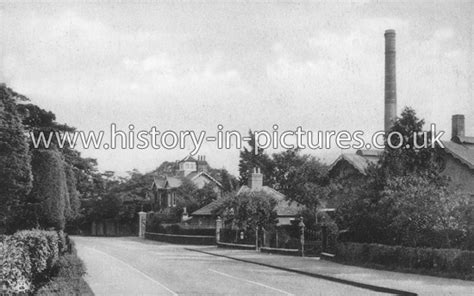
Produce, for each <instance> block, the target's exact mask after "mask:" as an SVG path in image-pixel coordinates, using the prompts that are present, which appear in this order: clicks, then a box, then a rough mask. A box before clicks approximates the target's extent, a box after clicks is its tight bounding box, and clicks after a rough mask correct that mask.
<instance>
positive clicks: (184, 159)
mask: <svg viewBox="0 0 474 296" xmlns="http://www.w3.org/2000/svg"><path fill="white" fill-rule="evenodd" d="M188 161H192V162H197V160H196V158H194V157H192V156H191V155H188V156H186V157H185V158H183V159H182V160H180V161H179V162H188Z"/></svg>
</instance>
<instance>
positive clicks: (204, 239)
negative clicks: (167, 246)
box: [145, 232, 216, 245]
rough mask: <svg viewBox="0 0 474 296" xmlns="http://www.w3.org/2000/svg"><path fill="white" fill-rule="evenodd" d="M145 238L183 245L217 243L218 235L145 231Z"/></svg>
mask: <svg viewBox="0 0 474 296" xmlns="http://www.w3.org/2000/svg"><path fill="white" fill-rule="evenodd" d="M145 238H146V239H150V240H155V241H160V242H167V243H173V244H183V245H215V244H216V237H215V236H208V235H181V234H165V233H154V232H145Z"/></svg>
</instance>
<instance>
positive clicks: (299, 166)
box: [272, 150, 328, 210]
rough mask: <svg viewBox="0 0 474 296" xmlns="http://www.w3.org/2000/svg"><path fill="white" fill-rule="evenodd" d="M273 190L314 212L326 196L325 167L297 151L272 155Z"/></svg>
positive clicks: (313, 158) (326, 180) (311, 157)
mask: <svg viewBox="0 0 474 296" xmlns="http://www.w3.org/2000/svg"><path fill="white" fill-rule="evenodd" d="M272 160H273V176H272V178H273V180H274V181H273V182H274V188H275V189H276V190H278V191H280V192H281V193H283V194H285V195H286V196H287V198H288V199H289V200H292V201H297V202H299V203H301V204H304V205H305V206H307V207H309V208H311V209H313V210H315V209H316V208H317V207H318V206H319V204H320V201H321V199H325V198H326V196H327V188H325V186H326V185H327V183H328V179H327V166H326V165H324V164H323V163H321V162H320V161H319V160H318V159H316V158H315V157H313V156H310V155H307V154H304V155H302V154H300V152H299V150H287V151H283V152H280V153H275V154H273V157H272Z"/></svg>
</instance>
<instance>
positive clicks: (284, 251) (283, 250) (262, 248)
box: [260, 247, 301, 256]
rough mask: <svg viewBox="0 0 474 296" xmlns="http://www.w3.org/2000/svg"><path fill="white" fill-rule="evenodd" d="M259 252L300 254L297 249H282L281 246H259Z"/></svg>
mask: <svg viewBox="0 0 474 296" xmlns="http://www.w3.org/2000/svg"><path fill="white" fill-rule="evenodd" d="M260 252H262V253H271V254H280V255H292V256H301V251H300V250H298V249H282V248H268V247H261V248H260Z"/></svg>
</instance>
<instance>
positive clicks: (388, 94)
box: [384, 30, 397, 131]
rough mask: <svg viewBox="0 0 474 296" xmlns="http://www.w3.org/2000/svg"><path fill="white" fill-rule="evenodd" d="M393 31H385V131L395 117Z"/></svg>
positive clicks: (395, 83)
mask: <svg viewBox="0 0 474 296" xmlns="http://www.w3.org/2000/svg"><path fill="white" fill-rule="evenodd" d="M395 62H396V58H395V30H386V31H385V126H384V127H385V131H388V130H389V129H390V128H391V127H392V124H393V122H394V121H395V118H396V117H397V77H396V67H395Z"/></svg>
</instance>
